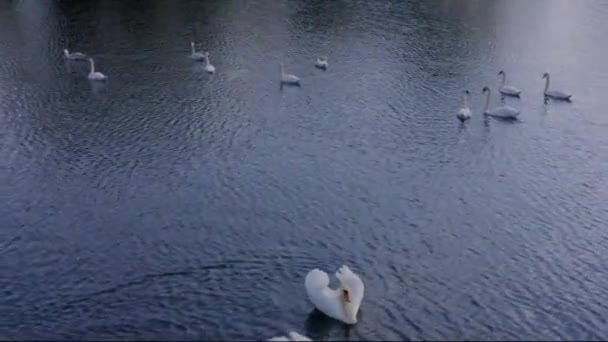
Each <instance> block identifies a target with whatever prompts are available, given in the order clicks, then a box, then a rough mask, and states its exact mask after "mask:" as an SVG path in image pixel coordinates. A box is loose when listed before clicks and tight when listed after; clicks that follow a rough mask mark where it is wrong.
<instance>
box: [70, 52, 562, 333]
mask: <svg viewBox="0 0 608 342" xmlns="http://www.w3.org/2000/svg"><path fill="white" fill-rule="evenodd" d="M190 48H191V51H190V58H191V59H192V60H195V61H204V62H205V71H207V72H208V73H210V74H213V73H215V67H214V66H213V65H212V64H211V62H210V60H209V52H197V51H196V44H195V43H194V42H192V41H191V42H190ZM63 53H64V57H65V58H66V59H68V60H82V61H89V64H90V72H89V74H88V79H89V80H92V81H105V80H106V79H107V76H106V75H104V74H102V73H101V72H97V71H95V62H94V61H93V59H92V58H90V57H88V56H87V55H86V54H84V53H80V52H74V53H70V52H69V51H68V50H67V49H65V50H63ZM280 66H281V80H280V81H281V84H291V85H298V86H299V85H300V78H299V77H297V76H296V75H293V74H288V73H285V70H284V66H283V63H282V62H281V63H280ZM315 67H317V68H319V69H323V70H327V68H328V67H329V60H328V58H327V57H325V56H323V57H319V58H318V59H317V61H316V63H315ZM498 76H501V84H500V87H499V89H498V91H499V92H500V94H501V95H503V96H511V97H517V98H519V96H520V94H521V90H519V89H518V88H516V87H514V86H510V85H506V84H505V83H506V73H505V72H504V71H502V70H501V71H500V72H499V73H498ZM543 79H545V89H544V96H545V98H551V99H554V100H564V101H570V98H571V97H572V95H569V94H566V93H563V92H561V91H555V90H549V83H550V76H549V73H545V74H544V75H543ZM490 92H491V91H490V88H489V87H487V86H486V87H484V88H483V90H482V94H485V95H486V101H485V106H484V110H483V113H484V115H488V116H493V117H498V118H505V119H515V118H517V116H518V115H519V111H518V110H517V109H515V108H513V107H511V106H507V105H501V106H497V107H494V108H490V107H489V105H490ZM470 97H471V93H470V92H469V91H468V90H465V91H464V96H463V101H464V104H463V108H461V109H460V110H459V111H458V113H457V118H458V119H460V120H461V121H463V122H464V121H466V120H468V119H470V118H471V115H472V113H471V109H470V107H469V102H470ZM335 276H336V278H337V279H338V281H339V283H340V285H339V286H338V288H336V289H332V288H330V287H329V276H328V275H327V273H325V272H323V271H321V270H319V269H316V268H315V269H313V270H311V271H310V272H308V274H307V275H306V278H305V280H304V287H305V289H306V293H307V295H308V298H309V300H310V301H311V302H312V304H313V305H314V306H315V308H316V309H317V310H319V311H320V312H322V313H323V314H325V315H327V316H329V317H331V318H333V319H336V320H339V321H341V322H343V323H346V324H355V323H357V313H358V312H359V307H360V306H361V302H362V301H363V295H364V292H365V286H364V285H363V281H362V280H361V278H360V277H359V276H358V275H357V274H355V273H354V272H353V271H351V270H350V268H348V266H344V265H343V266H342V267H340V268H339V269H338V271H336V273H335ZM269 341H311V339H310V338H308V337H306V336H303V335H301V334H299V333H297V332H294V331H290V332H289V333H288V335H287V336H277V337H273V338H271V339H269Z"/></svg>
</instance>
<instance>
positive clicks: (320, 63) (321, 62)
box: [315, 56, 329, 70]
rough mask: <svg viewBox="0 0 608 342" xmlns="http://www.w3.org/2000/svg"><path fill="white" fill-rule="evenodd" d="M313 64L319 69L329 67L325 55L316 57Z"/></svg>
mask: <svg viewBox="0 0 608 342" xmlns="http://www.w3.org/2000/svg"><path fill="white" fill-rule="evenodd" d="M315 66H316V67H317V68H319V69H323V70H326V69H327V67H329V61H328V58H327V57H325V56H323V57H319V58H317V63H315Z"/></svg>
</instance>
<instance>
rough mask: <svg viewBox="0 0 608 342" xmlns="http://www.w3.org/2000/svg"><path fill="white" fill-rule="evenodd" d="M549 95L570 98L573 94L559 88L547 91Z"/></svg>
mask: <svg viewBox="0 0 608 342" xmlns="http://www.w3.org/2000/svg"><path fill="white" fill-rule="evenodd" d="M546 94H547V96H550V97H554V98H557V99H569V98H570V96H571V95H569V94H566V93H564V92H561V91H559V90H550V91H548V92H547V93H546Z"/></svg>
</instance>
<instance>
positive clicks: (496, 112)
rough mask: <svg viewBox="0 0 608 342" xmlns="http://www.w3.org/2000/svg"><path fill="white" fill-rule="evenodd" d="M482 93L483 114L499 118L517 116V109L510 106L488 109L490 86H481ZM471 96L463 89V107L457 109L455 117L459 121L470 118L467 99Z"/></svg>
mask: <svg viewBox="0 0 608 342" xmlns="http://www.w3.org/2000/svg"><path fill="white" fill-rule="evenodd" d="M481 93H482V94H486V104H485V106H484V109H483V114H484V115H487V116H493V117H496V118H500V119H511V120H513V119H517V117H518V116H519V111H518V110H517V109H515V108H513V107H511V106H507V105H504V106H498V107H494V108H491V109H490V88H488V87H483V90H482V92H481ZM470 97H471V93H470V92H469V91H468V90H465V91H464V95H463V107H462V108H461V109H460V110H459V111H458V114H456V117H457V118H458V119H459V120H460V121H466V120H468V119H470V118H471V109H470V108H469V100H470Z"/></svg>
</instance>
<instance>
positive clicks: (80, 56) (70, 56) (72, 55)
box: [63, 49, 87, 60]
mask: <svg viewBox="0 0 608 342" xmlns="http://www.w3.org/2000/svg"><path fill="white" fill-rule="evenodd" d="M63 57H65V58H67V59H75V60H76V59H79V60H84V59H86V58H87V55H85V54H84V53H82V52H74V53H70V52H69V51H68V49H63Z"/></svg>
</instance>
